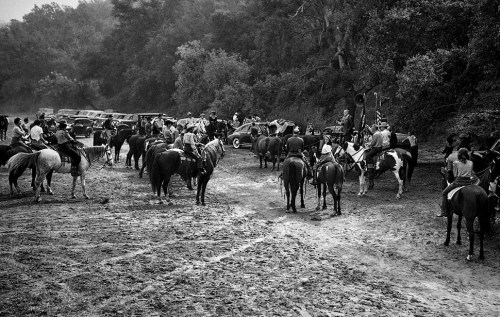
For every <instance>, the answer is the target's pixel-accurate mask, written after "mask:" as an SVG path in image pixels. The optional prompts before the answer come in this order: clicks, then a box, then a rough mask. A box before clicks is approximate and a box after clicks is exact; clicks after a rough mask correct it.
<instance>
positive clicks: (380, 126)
mask: <svg viewBox="0 0 500 317" xmlns="http://www.w3.org/2000/svg"><path fill="white" fill-rule="evenodd" d="M378 126H379V128H387V127H388V126H389V125H388V124H387V122H380V124H379V125H378Z"/></svg>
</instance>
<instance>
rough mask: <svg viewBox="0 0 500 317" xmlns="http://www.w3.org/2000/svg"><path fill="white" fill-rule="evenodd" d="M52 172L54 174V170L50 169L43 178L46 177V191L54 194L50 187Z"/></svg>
mask: <svg viewBox="0 0 500 317" xmlns="http://www.w3.org/2000/svg"><path fill="white" fill-rule="evenodd" d="M52 174H54V170H50V172H48V173H47V176H45V178H46V179H47V193H48V194H49V195H54V192H52V188H50V186H51V184H52Z"/></svg>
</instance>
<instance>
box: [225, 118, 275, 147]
mask: <svg viewBox="0 0 500 317" xmlns="http://www.w3.org/2000/svg"><path fill="white" fill-rule="evenodd" d="M255 125H256V126H257V127H258V128H259V135H261V134H264V135H269V129H268V122H256V123H255ZM251 127H252V124H251V123H245V124H243V125H241V126H239V127H237V128H236V130H234V132H233V133H231V134H230V135H228V137H227V142H228V144H232V145H233V147H234V148H235V149H237V148H239V147H240V146H241V145H242V144H244V143H251V142H252V140H251V138H250V128H251Z"/></svg>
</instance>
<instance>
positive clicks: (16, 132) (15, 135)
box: [11, 125, 25, 143]
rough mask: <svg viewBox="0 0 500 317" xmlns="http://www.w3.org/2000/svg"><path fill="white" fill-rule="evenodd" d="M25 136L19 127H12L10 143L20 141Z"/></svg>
mask: <svg viewBox="0 0 500 317" xmlns="http://www.w3.org/2000/svg"><path fill="white" fill-rule="evenodd" d="M24 135H25V133H24V130H23V129H22V128H21V127H19V126H17V125H16V126H14V128H13V129H12V141H11V143H16V142H19V141H21V138H22V137H23V136H24Z"/></svg>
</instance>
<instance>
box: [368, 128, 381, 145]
mask: <svg viewBox="0 0 500 317" xmlns="http://www.w3.org/2000/svg"><path fill="white" fill-rule="evenodd" d="M382 143H383V138H382V134H380V131H377V132H375V133H374V134H373V136H372V141H371V142H370V144H369V145H368V148H370V149H371V148H374V147H379V148H381V147H382Z"/></svg>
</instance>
